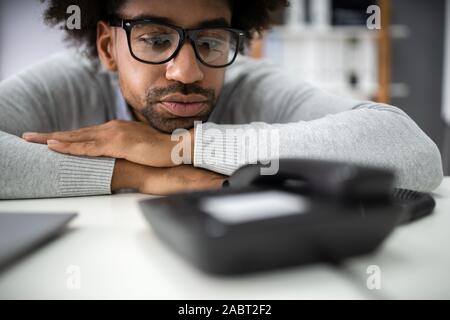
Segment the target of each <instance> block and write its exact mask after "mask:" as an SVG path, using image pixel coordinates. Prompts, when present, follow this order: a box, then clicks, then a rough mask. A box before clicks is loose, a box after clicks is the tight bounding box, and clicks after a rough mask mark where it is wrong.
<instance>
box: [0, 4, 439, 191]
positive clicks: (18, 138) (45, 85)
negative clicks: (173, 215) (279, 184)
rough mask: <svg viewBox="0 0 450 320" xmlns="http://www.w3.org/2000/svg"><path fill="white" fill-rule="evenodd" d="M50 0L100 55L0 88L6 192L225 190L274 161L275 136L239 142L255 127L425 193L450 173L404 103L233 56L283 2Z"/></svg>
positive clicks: (67, 58)
mask: <svg viewBox="0 0 450 320" xmlns="http://www.w3.org/2000/svg"><path fill="white" fill-rule="evenodd" d="M47 2H48V9H47V12H46V19H47V21H49V22H51V23H53V24H59V23H65V19H66V18H67V17H66V10H67V8H68V7H69V6H70V5H73V4H76V5H78V6H79V7H80V8H81V13H82V17H81V19H82V20H81V21H82V27H81V29H80V30H66V31H67V33H68V38H69V39H71V40H74V41H75V43H77V44H78V45H84V46H86V49H87V50H88V52H89V56H88V57H85V56H82V55H80V54H76V53H66V54H62V55H59V56H55V57H53V58H51V59H50V60H48V61H47V62H44V63H42V64H40V65H38V66H35V67H33V68H31V69H30V70H28V71H25V72H23V73H21V74H19V75H17V76H15V77H13V78H11V79H8V80H6V81H4V82H2V83H1V84H0V130H2V131H1V132H0V152H1V158H0V169H1V170H0V172H1V179H0V198H2V199H12V198H36V197H64V196H81V195H96V194H108V193H110V192H114V191H116V190H120V189H123V188H127V189H128V188H132V189H137V190H138V191H140V192H143V193H150V194H168V193H171V192H176V191H186V190H195V189H202V188H218V187H220V186H221V184H222V182H223V180H224V178H225V176H227V175H230V174H232V173H233V172H234V171H235V170H236V169H237V168H239V167H240V166H241V165H243V164H245V163H248V162H250V160H251V161H254V160H261V161H263V160H265V161H266V160H267V159H268V158H270V154H269V155H268V153H267V152H266V153H264V152H261V151H262V149H264V148H266V147H267V145H268V143H266V142H267V141H268V140H264V139H259V140H257V142H256V143H249V144H248V148H241V147H242V146H241V145H240V143H242V139H237V138H239V137H237V136H236V132H240V133H241V134H242V135H244V136H245V135H246V134H247V132H248V131H254V132H261V131H265V132H268V133H269V134H268V136H270V137H276V138H277V140H276V141H275V140H274V141H275V142H274V141H272V142H273V143H272V146H273V145H276V146H277V147H278V148H279V149H278V150H277V152H276V153H277V156H278V157H282V158H293V157H302V158H317V159H334V160H342V161H349V162H355V163H360V164H364V165H372V166H377V167H383V168H391V169H394V170H395V172H396V174H397V186H399V187H404V188H411V189H416V190H422V191H430V190H433V189H434V188H436V187H437V186H438V185H439V184H440V182H441V180H442V165H441V158H440V154H439V151H438V149H437V148H436V146H435V144H434V143H433V142H432V141H431V140H430V139H429V138H428V137H427V136H426V135H425V134H424V133H423V132H422V131H421V130H420V129H419V127H418V126H417V125H416V124H415V123H414V122H413V121H412V120H411V119H410V118H409V117H408V116H407V115H406V114H405V113H404V112H402V111H401V110H400V109H398V108H396V107H392V106H387V105H381V104H376V103H372V102H358V101H353V100H351V99H345V98H340V97H336V96H333V95H330V94H327V93H325V92H322V91H320V90H319V89H316V88H313V87H311V86H309V85H307V84H305V83H303V82H301V81H299V80H298V79H294V78H291V77H289V76H287V75H285V74H284V73H283V72H281V71H279V70H277V69H276V68H275V67H273V66H271V65H269V64H267V63H265V62H257V61H253V60H251V59H248V58H244V57H238V58H237V60H236V61H235V60H234V58H235V56H236V55H237V53H238V51H239V50H240V49H241V48H242V46H241V45H242V44H243V42H245V39H244V38H248V37H250V36H251V35H252V34H253V33H254V32H255V31H261V30H262V29H263V28H265V27H267V24H268V19H269V18H268V17H269V13H270V11H271V10H273V9H276V8H277V7H279V6H282V5H285V4H286V3H285V1H282V0H278V1H277V0H265V1H261V0H258V1H256V0H255V1H240V0H234V1H232V0H128V1H126V0H122V1H117V0H116V1H102V2H100V1H86V0H85V1H81V0H79V1H75V0H70V1H67V0H59V1H58V0H49V1H47ZM18 39H19V40H20V39H22V37H21V36H18ZM30 49H31V48H30ZM100 63H101V64H100ZM227 67H228V70H227ZM226 70H227V71H226ZM225 71H226V72H225ZM117 119H119V120H117ZM198 122H203V124H199V123H198ZM177 129H185V131H184V133H182V134H181V136H179V138H180V139H179V141H177V140H176V139H172V137H171V133H172V132H174V131H175V130H177ZM229 132H234V133H235V134H234V135H230V134H227V133H229ZM238 135H239V134H238ZM179 143H182V144H183V145H184V146H187V147H185V148H182V149H180V150H178V151H180V152H179V156H180V157H181V158H182V159H183V161H182V162H180V161H177V160H176V158H177V157H174V154H176V153H177V152H175V153H174V150H175V149H176V148H177V146H178V145H179ZM244 153H245V154H244ZM264 154H265V155H264Z"/></svg>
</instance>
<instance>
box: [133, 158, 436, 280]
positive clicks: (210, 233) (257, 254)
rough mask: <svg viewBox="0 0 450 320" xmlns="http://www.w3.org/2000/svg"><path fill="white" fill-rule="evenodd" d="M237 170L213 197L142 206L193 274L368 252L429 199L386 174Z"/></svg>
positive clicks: (307, 168)
mask: <svg viewBox="0 0 450 320" xmlns="http://www.w3.org/2000/svg"><path fill="white" fill-rule="evenodd" d="M263 167H264V166H263V165H261V164H257V165H248V166H244V167H242V168H241V169H239V170H237V171H236V172H235V173H234V174H233V175H232V176H231V177H230V178H229V179H228V180H227V181H226V182H225V183H224V187H223V188H222V189H221V190H218V191H203V192H194V193H184V194H176V195H172V196H169V197H166V198H159V199H148V200H143V201H141V202H140V207H141V209H142V211H143V213H144V216H145V217H146V219H147V220H148V222H149V223H150V225H151V226H152V227H153V229H154V231H155V232H156V233H157V234H158V236H159V237H160V238H161V239H162V240H163V241H164V242H166V243H167V244H168V245H169V246H170V247H172V248H173V249H174V250H175V251H177V252H178V253H179V254H181V255H182V256H183V257H185V258H186V259H187V260H189V261H191V262H192V263H194V264H195V265H197V266H198V267H199V268H201V269H202V270H204V271H207V272H209V273H214V274H223V275H225V274H228V275H231V274H241V273H247V272H253V271H260V270H268V269H273V268H279V267H287V266H294V265H300V264H306V263H314V262H327V261H328V262H339V261H341V260H343V259H345V258H348V257H351V256H356V255H361V254H365V253H370V252H372V251H374V250H375V249H377V248H378V247H379V246H380V245H381V243H382V242H383V240H384V239H386V237H387V236H388V235H389V234H390V233H391V232H392V231H393V230H394V229H395V227H396V226H398V225H400V224H405V223H409V222H411V221H414V220H417V219H419V218H422V217H424V216H426V215H428V214H430V213H431V212H432V211H433V209H434V206H435V202H434V199H433V198H432V197H431V196H430V195H428V194H424V193H419V192H414V191H410V190H402V189H394V187H393V185H394V174H393V173H392V172H390V171H387V170H382V169H377V168H369V167H362V166H358V165H354V164H348V163H342V162H331V161H322V160H304V159H283V160H280V161H279V171H278V173H277V174H275V175H270V176H269V175H261V169H262V168H263Z"/></svg>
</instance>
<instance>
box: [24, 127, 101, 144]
mask: <svg viewBox="0 0 450 320" xmlns="http://www.w3.org/2000/svg"><path fill="white" fill-rule="evenodd" d="M97 131H98V128H97V127H89V128H83V129H79V130H73V131H65V132H52V133H35V132H26V133H24V134H23V135H22V138H23V139H24V140H26V141H28V142H34V143H41V144H46V143H47V141H49V140H57V141H64V142H78V141H89V140H94V138H95V137H96V135H97V133H98V132H97Z"/></svg>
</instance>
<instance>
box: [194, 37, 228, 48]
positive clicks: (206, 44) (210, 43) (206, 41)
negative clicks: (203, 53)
mask: <svg viewBox="0 0 450 320" xmlns="http://www.w3.org/2000/svg"><path fill="white" fill-rule="evenodd" d="M197 43H198V45H199V47H201V48H202V49H208V50H217V49H220V48H221V47H222V46H223V41H220V40H217V39H212V38H203V39H198V41H197Z"/></svg>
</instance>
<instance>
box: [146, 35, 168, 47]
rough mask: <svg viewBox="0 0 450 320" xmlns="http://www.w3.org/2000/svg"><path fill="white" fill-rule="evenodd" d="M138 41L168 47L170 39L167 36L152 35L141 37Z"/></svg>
mask: <svg viewBox="0 0 450 320" xmlns="http://www.w3.org/2000/svg"><path fill="white" fill-rule="evenodd" d="M139 41H141V42H143V43H144V44H146V45H150V46H153V47H158V48H165V47H170V45H171V39H170V38H169V37H163V36H154V37H141V38H139Z"/></svg>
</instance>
